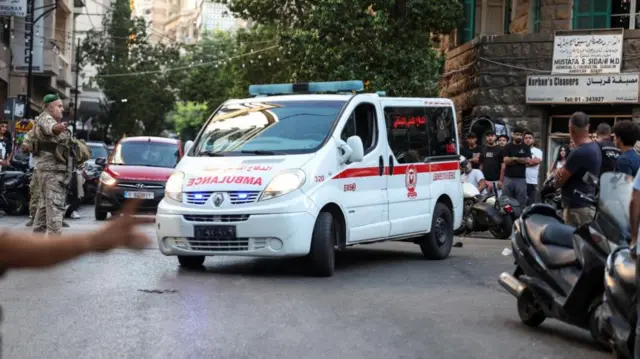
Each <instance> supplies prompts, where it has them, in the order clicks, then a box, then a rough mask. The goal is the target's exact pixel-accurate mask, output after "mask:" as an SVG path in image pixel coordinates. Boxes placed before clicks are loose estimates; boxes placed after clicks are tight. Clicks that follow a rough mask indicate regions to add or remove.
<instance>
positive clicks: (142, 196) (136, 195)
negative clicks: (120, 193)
mask: <svg viewBox="0 0 640 359" xmlns="http://www.w3.org/2000/svg"><path fill="white" fill-rule="evenodd" d="M124 198H135V199H153V198H154V195H153V192H129V191H127V192H125V193H124Z"/></svg>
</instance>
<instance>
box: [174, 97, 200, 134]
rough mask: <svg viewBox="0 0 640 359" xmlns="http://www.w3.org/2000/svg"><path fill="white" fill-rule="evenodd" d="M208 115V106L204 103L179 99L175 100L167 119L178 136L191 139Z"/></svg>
mask: <svg viewBox="0 0 640 359" xmlns="http://www.w3.org/2000/svg"><path fill="white" fill-rule="evenodd" d="M208 116H209V107H208V106H207V104H206V103H197V102H192V101H189V102H182V101H180V102H176V106H175V108H174V110H173V111H172V112H171V114H170V115H169V119H170V121H171V122H172V123H173V124H174V126H175V130H176V132H178V134H179V135H180V138H182V139H183V140H193V139H194V138H195V137H196V135H197V134H198V131H200V128H201V127H202V125H203V124H204V122H205V120H206V119H207V117H208Z"/></svg>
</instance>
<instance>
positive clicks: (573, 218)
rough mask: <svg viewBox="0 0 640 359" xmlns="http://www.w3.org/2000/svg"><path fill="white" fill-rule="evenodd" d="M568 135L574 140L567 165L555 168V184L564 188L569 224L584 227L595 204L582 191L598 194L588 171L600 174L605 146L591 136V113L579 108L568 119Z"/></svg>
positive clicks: (564, 203) (588, 193)
mask: <svg viewBox="0 0 640 359" xmlns="http://www.w3.org/2000/svg"><path fill="white" fill-rule="evenodd" d="M569 135H570V136H571V140H572V141H573V143H574V144H575V150H573V151H571V154H569V157H568V158H567V162H566V163H565V165H564V166H563V167H562V168H560V169H558V171H557V172H556V187H557V188H561V189H562V207H563V208H564V221H565V223H566V224H568V225H571V226H574V227H581V226H583V225H585V224H588V223H590V222H591V221H592V220H593V217H594V215H595V209H594V208H592V205H591V204H590V203H589V202H588V201H586V200H585V199H583V198H582V196H581V194H579V193H576V190H578V191H579V192H581V193H583V194H586V195H595V193H596V185H595V184H593V183H592V182H590V181H588V182H585V181H584V176H585V174H586V173H587V172H588V173H590V174H591V175H592V176H594V177H595V178H596V179H598V178H600V168H601V166H602V150H601V148H600V145H599V144H598V143H597V142H595V141H592V140H591V138H590V137H589V116H587V114H585V113H584V112H576V113H574V114H573V115H571V118H570V119H569Z"/></svg>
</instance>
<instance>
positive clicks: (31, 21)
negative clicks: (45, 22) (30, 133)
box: [25, 0, 58, 114]
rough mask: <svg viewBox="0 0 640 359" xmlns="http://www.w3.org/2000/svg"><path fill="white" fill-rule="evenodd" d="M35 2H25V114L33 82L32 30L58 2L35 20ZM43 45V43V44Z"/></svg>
mask: <svg viewBox="0 0 640 359" xmlns="http://www.w3.org/2000/svg"><path fill="white" fill-rule="evenodd" d="M35 2H36V1H35V0H27V17H26V19H25V21H26V22H27V23H28V24H29V71H28V73H27V103H26V104H25V105H26V107H27V108H26V112H27V113H26V114H30V112H31V82H32V80H33V28H34V26H35V24H36V23H37V22H38V20H40V19H42V18H43V17H45V16H46V15H47V14H49V13H50V12H52V11H54V10H55V9H56V8H57V7H58V0H55V2H54V4H53V7H52V8H50V9H47V11H45V12H43V13H42V14H41V15H40V16H38V17H37V18H36V19H34V18H33V12H34V10H35ZM43 44H44V42H43Z"/></svg>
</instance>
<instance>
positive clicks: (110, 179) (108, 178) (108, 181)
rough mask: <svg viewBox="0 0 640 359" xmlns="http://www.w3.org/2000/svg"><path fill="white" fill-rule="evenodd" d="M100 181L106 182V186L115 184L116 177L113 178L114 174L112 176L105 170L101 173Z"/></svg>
mask: <svg viewBox="0 0 640 359" xmlns="http://www.w3.org/2000/svg"><path fill="white" fill-rule="evenodd" d="M100 182H102V184H104V185H105V186H113V185H115V184H116V179H115V178H113V176H111V175H110V174H109V173H107V172H106V171H104V172H102V173H101V174H100Z"/></svg>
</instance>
